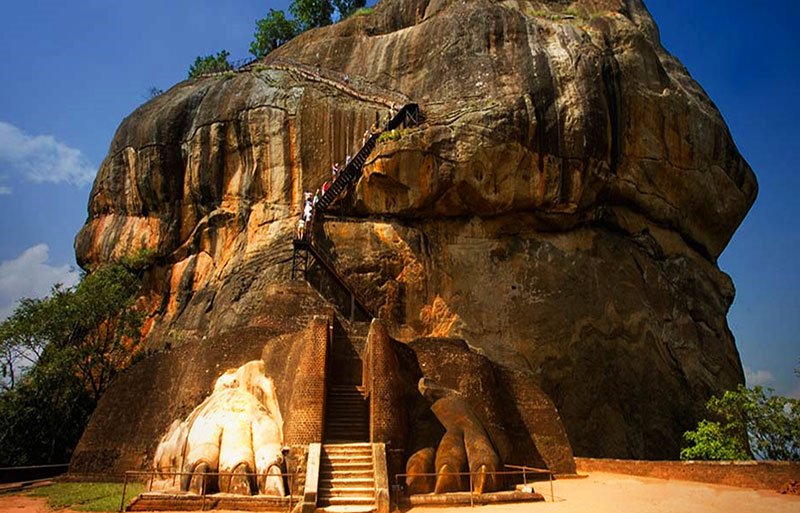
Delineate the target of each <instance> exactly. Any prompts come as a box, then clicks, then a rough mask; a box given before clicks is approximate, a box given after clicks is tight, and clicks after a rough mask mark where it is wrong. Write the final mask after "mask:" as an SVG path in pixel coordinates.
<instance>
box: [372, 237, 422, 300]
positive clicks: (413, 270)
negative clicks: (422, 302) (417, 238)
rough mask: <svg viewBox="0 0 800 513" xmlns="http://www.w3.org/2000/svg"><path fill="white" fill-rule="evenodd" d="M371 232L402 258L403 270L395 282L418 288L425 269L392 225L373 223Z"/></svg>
mask: <svg viewBox="0 0 800 513" xmlns="http://www.w3.org/2000/svg"><path fill="white" fill-rule="evenodd" d="M373 232H374V233H375V236H376V237H378V239H379V240H380V241H381V242H383V243H384V244H385V245H387V246H390V247H392V248H393V249H394V253H395V254H396V255H399V256H400V258H402V261H403V270H402V271H400V274H398V275H397V276H396V277H395V279H396V280H397V281H399V282H403V283H406V284H408V285H410V286H412V287H415V286H419V285H420V284H422V283H424V282H425V268H424V267H423V265H422V264H421V263H420V261H419V260H418V259H417V257H416V256H415V255H414V252H413V251H411V248H410V247H409V245H408V243H407V242H406V241H405V240H403V238H402V237H400V235H399V234H398V233H397V231H396V230H395V229H394V227H393V226H392V225H390V224H379V223H375V224H374V225H373Z"/></svg>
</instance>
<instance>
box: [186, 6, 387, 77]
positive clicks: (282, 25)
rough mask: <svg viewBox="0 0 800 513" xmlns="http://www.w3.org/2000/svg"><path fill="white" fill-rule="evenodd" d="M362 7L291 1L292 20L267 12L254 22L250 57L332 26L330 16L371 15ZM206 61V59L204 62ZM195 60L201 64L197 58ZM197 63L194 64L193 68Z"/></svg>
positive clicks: (338, 17) (280, 12) (259, 56)
mask: <svg viewBox="0 0 800 513" xmlns="http://www.w3.org/2000/svg"><path fill="white" fill-rule="evenodd" d="M365 5H366V0H293V1H292V3H291V5H289V12H290V13H291V15H292V18H288V17H287V16H286V14H285V13H284V12H283V11H280V10H277V9H270V10H269V14H267V16H266V17H265V18H262V19H260V20H256V31H255V34H254V35H253V41H252V42H251V43H250V53H251V54H252V55H253V56H255V58H256V59H260V58H261V57H264V56H265V55H267V54H268V53H269V52H271V51H272V50H274V49H275V48H277V47H279V46H280V45H282V44H284V43H286V42H287V41H289V40H290V39H292V38H294V37H295V36H298V35H300V34H301V33H303V32H305V31H306V30H310V29H312V28H317V27H324V26H326V25H330V24H331V23H333V19H334V13H337V17H336V19H337V20H343V19H345V18H347V17H348V16H350V15H360V14H368V13H369V12H372V9H369V8H366V7H364V6H365ZM209 58H210V56H209V57H205V58H204V59H209ZM197 59H198V61H200V60H201V58H200V57H198V58H197ZM198 61H195V65H196V66H197V65H198ZM200 73H208V71H201V72H200ZM189 76H190V77H193V76H196V75H192V73H191V71H190V73H189Z"/></svg>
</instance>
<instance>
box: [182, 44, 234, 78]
mask: <svg viewBox="0 0 800 513" xmlns="http://www.w3.org/2000/svg"><path fill="white" fill-rule="evenodd" d="M229 56H230V53H228V51H227V50H220V51H219V53H217V55H205V56H202V57H201V56H198V57H197V58H196V59H195V60H194V64H192V65H191V66H190V67H189V78H197V77H199V76H200V75H205V74H208V73H220V72H223V71H228V70H231V69H233V66H231V63H230V62H228V57H229Z"/></svg>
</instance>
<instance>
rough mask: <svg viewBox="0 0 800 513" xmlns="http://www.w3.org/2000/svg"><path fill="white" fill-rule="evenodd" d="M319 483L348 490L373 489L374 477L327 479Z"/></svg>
mask: <svg viewBox="0 0 800 513" xmlns="http://www.w3.org/2000/svg"><path fill="white" fill-rule="evenodd" d="M320 482H325V483H329V484H330V485H331V486H332V487H334V488H336V487H339V488H348V487H356V488H359V487H365V486H366V487H370V486H371V487H373V488H375V478H374V477H328V478H324V479H321V480H320Z"/></svg>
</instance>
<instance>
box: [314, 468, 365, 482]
mask: <svg viewBox="0 0 800 513" xmlns="http://www.w3.org/2000/svg"><path fill="white" fill-rule="evenodd" d="M338 479H366V480H367V481H370V482H372V481H373V480H374V479H375V472H374V471H373V470H372V469H369V470H359V471H355V470H324V471H323V470H320V473H319V480H320V482H324V481H335V480H338Z"/></svg>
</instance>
